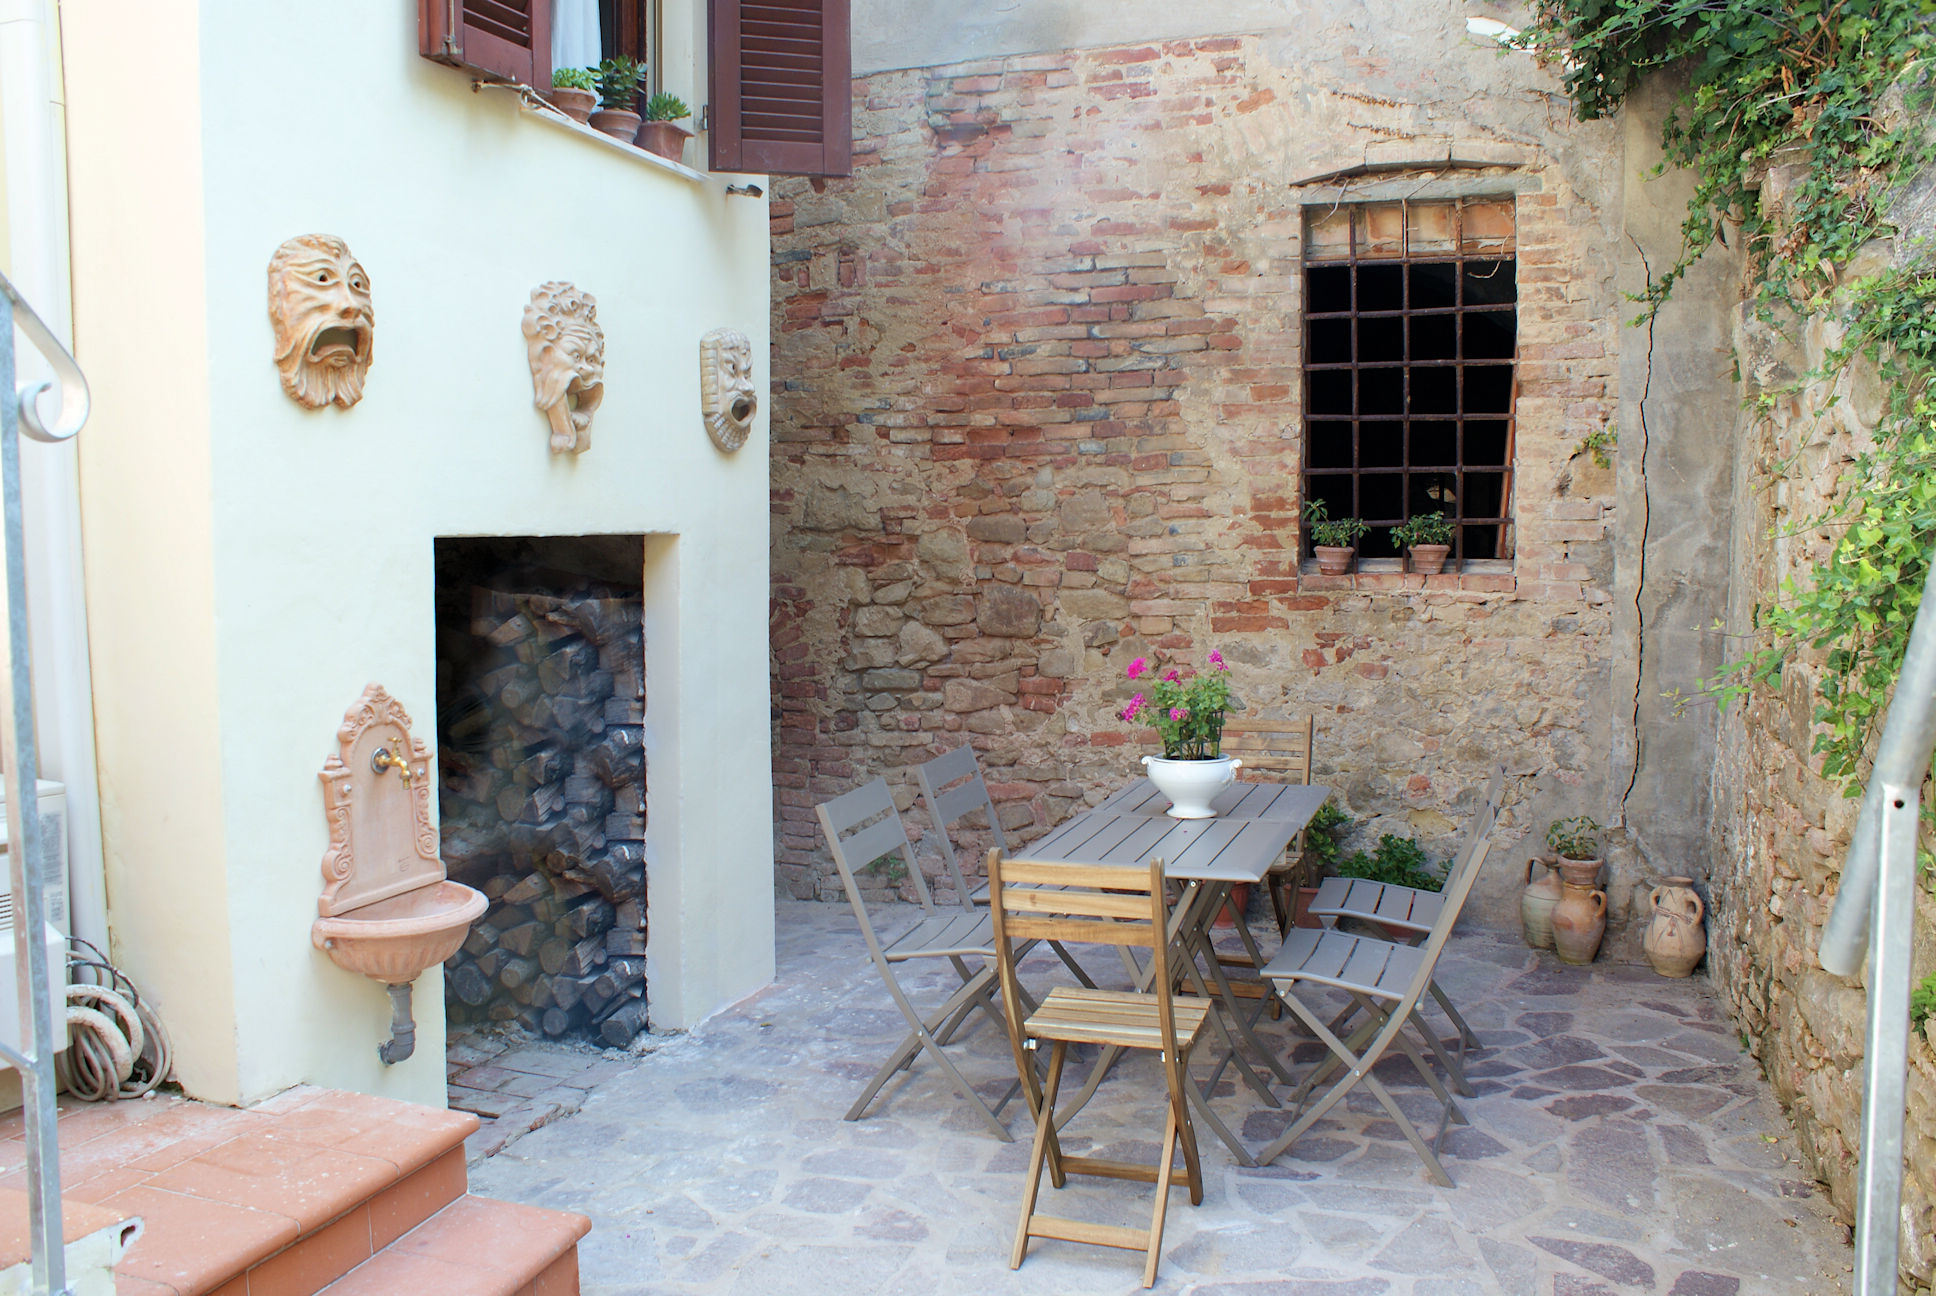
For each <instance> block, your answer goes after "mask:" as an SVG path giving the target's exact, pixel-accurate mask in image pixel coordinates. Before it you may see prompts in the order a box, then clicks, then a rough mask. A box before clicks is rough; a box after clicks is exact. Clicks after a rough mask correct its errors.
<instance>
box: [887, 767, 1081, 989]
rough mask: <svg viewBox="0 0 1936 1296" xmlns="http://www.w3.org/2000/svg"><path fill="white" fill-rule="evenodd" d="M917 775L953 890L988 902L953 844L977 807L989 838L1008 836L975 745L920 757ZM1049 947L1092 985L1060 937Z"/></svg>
mask: <svg viewBox="0 0 1936 1296" xmlns="http://www.w3.org/2000/svg"><path fill="white" fill-rule="evenodd" d="M915 775H916V776H917V777H918V778H919V779H920V781H921V800H922V802H923V803H925V804H926V805H927V807H928V822H929V823H930V824H932V825H933V826H934V843H935V849H936V850H939V851H940V852H941V856H942V858H943V859H945V860H946V861H947V863H948V874H949V876H950V877H951V878H952V879H953V880H954V884H955V894H956V895H962V896H967V897H968V898H969V900H970V901H971V902H973V903H974V904H982V905H985V904H987V903H988V887H987V886H986V884H984V885H983V886H981V887H979V888H972V887H971V886H970V885H969V882H968V879H967V876H966V874H964V873H963V871H962V868H961V848H960V847H959V846H957V845H956V844H955V840H954V833H953V831H952V830H953V829H954V827H955V826H956V825H957V824H959V823H960V822H961V821H962V820H963V819H966V818H968V816H970V815H972V814H975V813H977V812H980V813H981V814H982V815H984V816H985V817H986V818H987V820H988V836H989V840H990V842H991V844H992V845H993V846H995V847H996V848H998V849H1000V850H1007V849H1008V837H1007V834H1005V833H1003V831H1002V821H1001V817H1000V816H998V815H997V814H996V813H995V801H994V798H992V797H990V796H989V795H988V784H987V782H986V781H984V780H983V778H982V776H981V763H980V762H979V761H977V760H976V759H975V749H974V748H973V747H966V746H963V747H957V748H955V749H954V750H953V751H951V752H946V753H944V754H942V755H940V756H937V757H935V758H934V759H933V760H931V761H927V762H925V763H923V764H922V765H920V766H919V767H917V768H916V770H915ZM1049 948H1050V949H1052V950H1054V951H1055V956H1056V957H1057V958H1059V959H1061V960H1062V963H1063V966H1065V967H1067V968H1068V969H1069V971H1071V972H1073V973H1075V977H1076V980H1078V981H1080V982H1082V984H1084V985H1086V986H1089V987H1091V988H1093V987H1094V986H1095V984H1096V983H1095V982H1094V981H1091V980H1090V979H1089V974H1088V973H1087V972H1084V971H1083V970H1082V965H1081V964H1079V963H1077V962H1076V960H1075V957H1074V956H1073V955H1071V954H1070V953H1069V951H1068V950H1067V949H1064V948H1063V946H1062V942H1060V941H1053V940H1052V941H1050V942H1049Z"/></svg>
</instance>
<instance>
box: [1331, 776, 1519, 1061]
mask: <svg viewBox="0 0 1936 1296" xmlns="http://www.w3.org/2000/svg"><path fill="white" fill-rule="evenodd" d="M1505 787H1506V770H1505V767H1504V766H1503V765H1495V766H1493V770H1492V779H1491V781H1490V782H1488V783H1487V784H1486V803H1485V807H1484V809H1483V810H1482V811H1481V812H1480V815H1479V818H1478V819H1477V820H1474V821H1473V826H1472V828H1471V829H1469V830H1468V831H1467V833H1466V841H1465V843H1461V846H1460V854H1461V856H1463V854H1464V853H1465V849H1466V845H1467V844H1469V843H1470V842H1471V841H1472V840H1473V839H1474V837H1475V836H1476V835H1477V833H1478V831H1479V825H1480V824H1481V823H1489V822H1490V821H1492V820H1494V819H1497V818H1498V817H1499V808H1500V804H1501V802H1502V800H1503V799H1504V795H1505ZM1445 902H1446V897H1445V893H1444V892H1443V891H1421V890H1419V889H1417V888H1415V887H1407V886H1399V885H1398V884H1397V883H1395V882H1373V881H1370V880H1368V879H1366V878H1347V877H1334V878H1326V879H1324V881H1323V882H1322V883H1320V884H1319V886H1318V893H1317V895H1316V896H1315V897H1314V898H1313V899H1312V901H1311V904H1310V908H1309V909H1308V910H1307V912H1309V913H1310V914H1312V915H1313V916H1314V917H1316V918H1318V919H1319V920H1320V921H1322V922H1323V923H1324V925H1325V926H1327V927H1332V926H1336V925H1337V920H1338V919H1340V918H1358V919H1362V920H1364V921H1366V922H1375V923H1377V924H1379V925H1380V926H1382V927H1383V928H1385V930H1386V931H1388V932H1391V933H1393V934H1399V935H1402V936H1403V937H1404V939H1405V940H1406V941H1407V942H1408V943H1410V944H1414V945H1415V944H1417V943H1418V942H1419V941H1421V940H1424V939H1425V937H1426V935H1427V934H1428V933H1429V932H1430V931H1431V930H1432V926H1433V924H1434V923H1436V922H1438V920H1439V915H1440V914H1441V913H1443V912H1444V910H1445ZM1430 990H1431V995H1432V998H1433V1000H1434V1001H1435V1002H1436V1003H1437V1004H1438V1006H1439V1008H1440V1010H1442V1011H1443V1012H1444V1013H1445V1015H1446V1017H1447V1019H1449V1020H1450V1021H1451V1023H1452V1026H1453V1028H1454V1029H1455V1030H1457V1031H1458V1032H1459V1056H1460V1060H1461V1061H1463V1060H1464V1057H1465V1050H1466V1048H1467V1047H1468V1046H1469V1047H1472V1048H1477V1047H1478V1046H1479V1037H1478V1036H1477V1035H1475V1034H1473V1032H1472V1028H1471V1027H1470V1026H1468V1025H1466V1022H1465V1018H1464V1017H1461V1016H1460V1015H1459V1010H1458V1009H1457V1008H1454V1007H1453V1006H1452V1001H1451V1000H1450V999H1448V998H1447V997H1446V994H1445V991H1443V990H1441V989H1439V983H1438V982H1437V981H1434V982H1432V984H1431V987H1430ZM1332 1025H1333V1026H1334V1027H1335V1026H1336V1025H1338V1023H1336V1022H1334V1023H1332Z"/></svg>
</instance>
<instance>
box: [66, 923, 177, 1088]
mask: <svg viewBox="0 0 1936 1296" xmlns="http://www.w3.org/2000/svg"><path fill="white" fill-rule="evenodd" d="M68 944H69V945H70V946H72V947H74V948H73V949H72V950H71V951H70V952H69V954H68V956H67V980H68V986H67V1037H68V1042H67V1051H66V1052H65V1053H63V1054H61V1055H60V1059H59V1064H58V1068H57V1069H58V1071H59V1073H60V1078H61V1081H62V1083H63V1084H65V1085H66V1086H67V1092H69V1093H70V1094H72V1095H74V1096H75V1097H76V1098H80V1099H83V1100H85V1101H87V1102H112V1101H114V1100H115V1099H117V1098H140V1097H142V1096H144V1095H146V1094H148V1093H151V1092H153V1091H154V1089H155V1087H156V1086H157V1085H159V1084H161V1082H162V1081H164V1080H166V1079H167V1078H168V1074H169V1071H170V1070H171V1069H172V1068H173V1066H174V1058H173V1049H172V1048H171V1047H170V1045H169V1042H168V1031H167V1029H166V1028H165V1027H163V1026H162V1024H161V1018H159V1017H157V1016H156V1015H155V1012H154V1010H153V1009H152V1008H150V1007H149V1006H148V1005H147V1004H146V1003H144V1002H142V999H141V992H140V991H139V990H137V989H136V988H135V984H134V982H133V981H132V980H130V979H129V978H128V976H127V974H126V973H124V972H122V971H121V969H119V968H117V967H115V966H114V964H112V963H110V962H108V960H107V956H106V955H105V954H103V953H101V951H100V950H99V949H97V948H95V947H94V946H93V945H91V944H89V943H88V942H87V941H84V940H82V939H81V938H80V937H78V936H70V937H69V938H68Z"/></svg>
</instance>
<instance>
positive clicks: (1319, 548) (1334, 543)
mask: <svg viewBox="0 0 1936 1296" xmlns="http://www.w3.org/2000/svg"><path fill="white" fill-rule="evenodd" d="M1304 521H1305V523H1306V524H1307V525H1309V527H1310V528H1311V547H1312V549H1314V550H1315V551H1316V552H1317V558H1318V570H1319V571H1320V572H1323V573H1324V574H1325V575H1326V576H1342V575H1344V574H1345V573H1346V572H1348V571H1350V570H1351V560H1352V558H1353V557H1354V556H1356V554H1357V552H1358V538H1359V537H1360V536H1362V535H1364V533H1365V532H1366V531H1368V530H1370V529H1371V528H1370V527H1368V526H1367V525H1366V524H1365V521H1364V519H1362V518H1355V517H1352V518H1334V517H1332V516H1331V510H1330V506H1329V505H1327V504H1326V503H1325V502H1324V501H1323V500H1320V499H1314V500H1311V501H1309V502H1308V503H1306V504H1305V505H1304Z"/></svg>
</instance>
